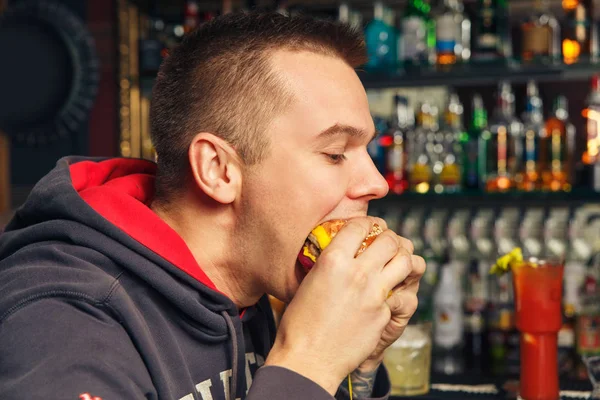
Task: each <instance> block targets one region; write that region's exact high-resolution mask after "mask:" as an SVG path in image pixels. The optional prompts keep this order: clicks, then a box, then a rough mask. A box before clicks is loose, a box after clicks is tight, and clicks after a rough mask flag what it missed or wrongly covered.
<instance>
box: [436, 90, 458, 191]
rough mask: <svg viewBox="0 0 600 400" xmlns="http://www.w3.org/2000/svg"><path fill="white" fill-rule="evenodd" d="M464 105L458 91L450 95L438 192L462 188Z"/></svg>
mask: <svg viewBox="0 0 600 400" xmlns="http://www.w3.org/2000/svg"><path fill="white" fill-rule="evenodd" d="M463 113H464V111H463V105H462V103H461V102H460V99H459V98H458V95H457V94H456V93H452V94H451V95H450V97H449V100H448V104H447V106H446V111H445V112H444V119H445V124H444V127H443V129H441V132H440V133H441V138H440V139H441V145H442V157H441V161H442V169H441V171H440V174H439V179H438V182H437V184H436V187H435V192H436V193H441V192H446V193H451V192H457V191H459V190H460V185H461V176H460V166H459V164H458V163H459V162H460V160H461V158H462V149H461V147H460V142H459V140H460V137H461V136H462V134H463V133H464V129H463V126H462V116H463Z"/></svg>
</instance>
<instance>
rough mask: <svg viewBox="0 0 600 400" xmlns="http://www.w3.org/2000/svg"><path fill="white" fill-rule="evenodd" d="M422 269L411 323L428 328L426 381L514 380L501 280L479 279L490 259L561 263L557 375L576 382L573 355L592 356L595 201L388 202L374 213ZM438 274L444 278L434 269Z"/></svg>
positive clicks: (597, 311)
mask: <svg viewBox="0 0 600 400" xmlns="http://www.w3.org/2000/svg"><path fill="white" fill-rule="evenodd" d="M370 212H371V213H373V214H374V215H379V216H381V217H383V218H384V219H385V220H386V222H387V224H388V226H389V227H390V228H391V229H394V230H395V231H397V232H399V233H400V234H401V235H402V236H404V237H407V238H410V239H411V240H412V242H413V244H414V246H415V253H416V254H420V255H422V256H423V257H424V258H425V260H426V262H427V270H426V273H425V276H424V277H423V279H422V280H421V285H420V288H419V294H418V296H419V306H418V309H417V313H416V315H415V317H414V318H415V320H419V321H432V322H433V339H432V342H433V349H434V353H433V354H434V357H433V359H432V370H433V372H434V373H436V374H438V375H439V374H451V375H452V374H458V375H462V374H464V373H470V374H477V375H480V376H486V377H493V376H502V377H505V376H518V373H519V337H518V334H517V332H516V329H515V325H514V297H513V290H512V282H511V276H510V275H504V276H502V277H498V276H495V275H493V276H492V275H490V274H489V269H490V266H491V265H492V264H493V263H494V262H495V260H496V258H497V257H498V254H506V253H508V252H509V251H511V250H512V249H513V248H515V247H521V248H522V249H523V252H524V254H526V255H529V256H532V257H537V258H552V259H562V260H564V261H565V275H564V295H563V305H564V307H563V311H564V325H563V328H562V329H561V331H560V333H559V340H558V341H559V369H560V374H561V377H562V378H568V379H581V380H585V379H586V376H587V375H586V370H585V366H584V365H583V364H582V362H581V359H580V356H581V355H588V354H597V353H600V286H599V284H600V235H599V233H600V204H593V205H592V204H588V205H578V206H568V205H566V206H537V207H521V206H519V205H517V204H514V203H513V204H510V203H509V204H504V206H503V207H502V208H492V207H488V206H480V207H477V208H473V207H468V206H462V207H460V206H459V207H453V208H448V207H445V206H444V207H440V206H439V205H433V204H432V205H430V206H428V205H422V204H413V205H406V204H402V203H396V204H395V205H386V206H385V207H374V208H373V209H372V210H370ZM444 271H445V272H444Z"/></svg>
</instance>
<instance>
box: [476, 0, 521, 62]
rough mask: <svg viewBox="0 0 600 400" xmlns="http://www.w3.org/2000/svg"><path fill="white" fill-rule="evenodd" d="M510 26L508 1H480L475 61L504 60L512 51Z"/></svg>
mask: <svg viewBox="0 0 600 400" xmlns="http://www.w3.org/2000/svg"><path fill="white" fill-rule="evenodd" d="M509 32H510V25H509V19H508V1H507V0H479V2H478V9H477V19H476V23H475V24H474V27H473V59H474V60H475V61H494V60H502V59H504V58H506V57H508V56H509V55H511V54H510V53H512V51H511V50H510V46H511V43H510V39H509V38H510V34H509Z"/></svg>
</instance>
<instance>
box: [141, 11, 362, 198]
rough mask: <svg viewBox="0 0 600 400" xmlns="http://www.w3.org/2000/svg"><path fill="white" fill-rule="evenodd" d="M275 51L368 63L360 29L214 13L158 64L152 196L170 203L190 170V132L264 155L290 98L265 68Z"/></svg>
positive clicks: (251, 158) (250, 157)
mask: <svg viewBox="0 0 600 400" xmlns="http://www.w3.org/2000/svg"><path fill="white" fill-rule="evenodd" d="M275 50H289V51H310V52H314V53H317V54H323V55H329V56H332V57H338V58H340V59H342V60H344V61H345V62H346V63H347V64H349V65H350V66H352V67H357V66H359V65H362V64H364V63H365V62H366V51H365V44H364V39H363V36H362V33H361V32H360V31H357V30H355V29H353V28H351V27H349V26H348V25H345V24H341V23H337V22H334V21H328V20H319V19H315V18H312V17H309V16H293V17H287V16H284V15H282V14H279V13H275V12H272V13H259V12H240V13H231V14H227V15H224V16H221V17H217V18H215V19H213V20H212V21H210V22H208V23H206V24H204V25H202V26H201V27H200V28H198V29H197V30H195V31H194V32H192V33H190V34H189V35H188V36H187V37H185V38H184V40H183V41H182V43H181V44H180V45H179V46H177V47H176V48H175V49H173V51H172V52H171V54H170V55H169V56H168V57H167V58H166V60H165V61H164V62H163V64H162V66H161V68H160V71H159V74H158V77H157V80H156V84H155V86H154V90H153V95H152V97H153V99H152V105H151V109H150V124H151V136H152V141H153V144H154V146H155V148H156V152H157V155H158V172H157V181H156V199H157V200H159V201H161V202H169V199H170V198H171V197H172V196H174V195H176V194H177V193H179V192H180V191H181V190H182V188H183V187H184V185H185V179H186V177H187V176H188V174H189V165H188V158H187V152H188V148H189V145H190V142H191V140H192V138H193V137H194V135H196V134H197V133H199V132H211V133H214V134H215V135H218V136H219V137H221V138H223V139H224V140H226V141H227V142H228V143H230V144H231V145H232V146H233V147H234V148H235V149H236V151H237V152H238V154H239V156H240V158H241V159H242V161H243V162H244V163H245V164H247V165H252V164H255V163H257V162H260V160H261V159H262V158H263V157H264V156H265V155H266V154H267V152H268V148H269V142H268V139H267V138H266V137H265V136H264V135H263V134H262V131H264V130H265V129H266V127H267V126H268V124H269V123H270V121H271V119H272V118H273V116H274V115H276V114H277V113H281V112H283V110H285V107H286V106H287V105H288V104H289V103H290V101H291V96H290V94H289V93H287V92H286V90H285V87H284V86H283V85H282V84H280V82H279V77H278V75H277V73H276V71H273V70H272V68H271V67H270V58H269V56H270V54H271V53H272V52H273V51H275Z"/></svg>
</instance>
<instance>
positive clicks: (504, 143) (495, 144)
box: [480, 82, 522, 192]
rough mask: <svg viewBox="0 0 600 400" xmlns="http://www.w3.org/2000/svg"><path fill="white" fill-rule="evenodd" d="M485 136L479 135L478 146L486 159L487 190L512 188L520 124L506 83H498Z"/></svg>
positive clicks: (508, 85)
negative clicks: (495, 100)
mask: <svg viewBox="0 0 600 400" xmlns="http://www.w3.org/2000/svg"><path fill="white" fill-rule="evenodd" d="M490 133H491V135H490V136H489V137H484V136H481V137H480V140H481V141H482V143H481V145H480V149H481V150H483V152H484V153H483V154H485V158H486V160H485V161H486V168H485V172H484V176H483V179H484V180H485V189H486V191H488V192H503V191H507V190H510V189H512V188H513V186H514V173H515V170H516V169H517V165H518V163H517V160H518V159H519V154H518V153H519V152H520V150H519V149H520V145H519V137H520V136H521V134H522V125H521V123H520V122H519V121H518V120H517V119H516V118H515V116H514V95H513V93H512V89H511V87H510V84H508V83H506V82H501V83H500V85H499V89H498V100H497V106H496V109H495V110H494V113H493V115H492V119H491V122H490Z"/></svg>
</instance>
